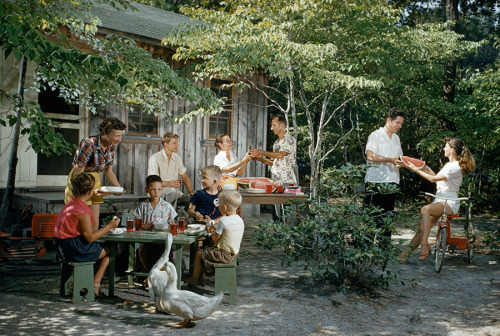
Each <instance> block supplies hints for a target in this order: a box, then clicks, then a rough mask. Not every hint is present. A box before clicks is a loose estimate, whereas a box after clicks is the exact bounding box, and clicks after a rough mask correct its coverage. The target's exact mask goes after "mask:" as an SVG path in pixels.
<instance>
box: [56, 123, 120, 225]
mask: <svg viewBox="0 0 500 336" xmlns="http://www.w3.org/2000/svg"><path fill="white" fill-rule="evenodd" d="M98 129H99V133H100V134H99V135H93V136H89V137H87V138H84V139H83V140H82V141H80V145H79V147H78V149H77V150H76V153H75V157H74V159H73V168H72V169H71V172H70V173H69V176H68V182H67V184H66V189H65V191H64V203H65V204H66V203H68V202H69V201H71V199H72V198H73V193H72V192H71V178H72V177H73V176H75V175H78V174H80V173H83V172H86V173H90V174H92V175H93V176H94V178H95V186H94V188H95V190H94V194H93V195H92V197H91V198H90V199H89V200H88V201H87V205H88V206H89V207H90V209H91V210H92V215H93V217H94V222H93V223H92V226H93V229H94V230H97V229H98V228H99V212H100V204H101V203H103V199H102V196H104V195H107V194H106V193H103V192H100V191H99V190H98V189H99V188H101V186H102V183H101V178H100V175H99V173H100V172H103V171H104V175H106V178H107V179H108V181H109V183H110V184H111V185H112V186H115V187H120V183H119V182H118V179H117V178H116V175H115V173H114V172H113V161H114V159H115V151H116V146H117V145H118V143H119V142H120V141H121V140H122V136H123V133H124V132H125V129H126V125H125V124H124V123H123V122H121V121H120V120H118V119H117V118H107V119H104V120H103V122H102V123H101V124H100V125H99V128H98Z"/></svg>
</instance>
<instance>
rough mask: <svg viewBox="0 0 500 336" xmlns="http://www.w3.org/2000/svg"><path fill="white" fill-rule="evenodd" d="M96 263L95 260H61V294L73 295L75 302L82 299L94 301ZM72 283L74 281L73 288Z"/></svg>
mask: <svg viewBox="0 0 500 336" xmlns="http://www.w3.org/2000/svg"><path fill="white" fill-rule="evenodd" d="M94 264H95V261H86V262H65V261H61V286H60V288H59V295H61V296H67V295H72V296H73V297H72V301H73V303H79V302H81V301H82V299H86V300H87V301H88V302H93V301H94V300H95V297H94ZM71 283H73V285H72V286H73V288H71Z"/></svg>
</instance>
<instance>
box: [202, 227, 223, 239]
mask: <svg viewBox="0 0 500 336" xmlns="http://www.w3.org/2000/svg"><path fill="white" fill-rule="evenodd" d="M205 229H206V230H207V232H208V233H210V235H211V237H212V240H213V241H214V243H215V244H217V243H218V242H219V239H220V237H221V235H220V234H218V233H217V232H215V229H216V226H212V225H210V224H207V225H205Z"/></svg>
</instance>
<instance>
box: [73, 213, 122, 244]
mask: <svg viewBox="0 0 500 336" xmlns="http://www.w3.org/2000/svg"><path fill="white" fill-rule="evenodd" d="M118 224H120V219H119V218H118V217H113V219H111V220H110V221H109V223H108V224H106V225H105V226H104V227H102V228H100V229H98V230H95V231H94V230H93V229H92V221H91V218H90V215H89V214H87V213H83V214H81V215H78V231H80V233H81V234H82V236H83V237H84V238H85V240H86V241H88V242H89V243H92V242H94V241H96V240H97V239H99V238H101V237H102V236H104V235H105V234H106V233H107V232H108V231H109V230H111V229H114V228H115V227H117V226H118Z"/></svg>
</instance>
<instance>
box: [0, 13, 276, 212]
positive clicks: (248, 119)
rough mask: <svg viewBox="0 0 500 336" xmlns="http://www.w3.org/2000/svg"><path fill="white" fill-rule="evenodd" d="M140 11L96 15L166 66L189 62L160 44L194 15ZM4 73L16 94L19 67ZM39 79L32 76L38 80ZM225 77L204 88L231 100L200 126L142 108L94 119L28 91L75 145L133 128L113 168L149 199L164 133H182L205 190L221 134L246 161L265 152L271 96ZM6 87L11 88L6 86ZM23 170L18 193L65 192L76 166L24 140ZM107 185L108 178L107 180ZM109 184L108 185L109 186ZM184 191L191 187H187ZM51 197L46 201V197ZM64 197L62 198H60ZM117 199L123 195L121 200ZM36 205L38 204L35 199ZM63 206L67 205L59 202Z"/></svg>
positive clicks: (186, 155) (258, 169)
mask: <svg viewBox="0 0 500 336" xmlns="http://www.w3.org/2000/svg"><path fill="white" fill-rule="evenodd" d="M134 7H136V8H137V11H135V10H132V9H129V10H127V11H117V10H116V9H114V8H113V7H111V6H106V5H101V6H98V7H96V8H94V9H93V10H92V11H93V12H94V14H96V15H97V16H98V17H99V18H100V19H101V21H102V26H101V27H100V28H99V31H98V32H99V33H100V34H110V33H113V34H116V35H118V36H120V37H125V38H132V39H134V40H135V41H136V42H137V44H138V45H139V46H141V47H142V48H144V49H146V50H149V51H150V52H151V53H152V54H153V56H154V57H156V58H160V59H162V60H164V61H165V62H167V63H168V64H169V65H170V66H171V67H172V68H174V69H178V68H180V67H181V66H182V65H181V64H179V63H176V62H174V61H173V60H172V57H171V55H172V54H173V50H172V49H170V48H168V47H165V46H162V45H161V39H162V38H163V37H164V36H165V35H166V33H167V32H168V31H170V30H172V29H175V28H177V27H178V26H179V24H182V23H186V22H189V21H190V19H189V18H188V17H185V16H182V15H179V14H175V13H171V12H168V11H164V10H161V9H157V8H153V7H149V6H145V5H141V4H134ZM0 62H2V63H1V69H2V72H1V74H0V76H1V80H2V82H3V83H4V87H8V88H11V89H12V90H15V88H16V85H17V80H18V76H19V71H18V68H19V64H18V62H17V61H16V60H15V59H14V58H13V57H12V56H9V58H7V59H2V60H0ZM33 72H34V65H31V66H30V67H29V68H28V77H27V79H28V80H27V83H29V82H30V76H33ZM31 78H32V77H31ZM224 82H225V80H221V79H214V80H206V81H205V82H203V83H200V85H201V86H203V87H207V88H210V89H212V90H214V91H215V92H216V93H217V94H218V95H221V96H225V97H227V98H228V104H227V105H226V106H225V107H224V112H223V113H221V114H219V115H215V116H207V117H198V118H197V119H196V121H193V122H191V123H186V124H172V123H171V122H170V120H169V119H168V118H161V117H155V116H153V115H150V114H147V113H145V112H144V113H143V111H142V110H141V108H140V106H137V107H136V108H134V109H129V108H125V107H122V106H107V107H105V108H101V109H100V110H99V113H98V114H97V115H93V114H92V113H90V112H89V111H86V110H85V109H83V108H80V107H79V106H69V105H67V104H65V103H64V101H63V100H62V98H60V97H58V95H57V92H52V91H43V92H40V93H36V92H33V91H31V92H27V93H26V96H25V97H26V99H27V100H36V101H38V102H39V103H40V105H41V107H42V110H43V111H44V112H45V113H46V115H47V116H48V117H50V118H53V119H54V120H56V121H57V122H58V123H59V125H60V127H61V128H62V132H63V134H64V136H65V138H66V139H67V140H68V141H69V142H71V143H73V144H76V145H77V144H78V143H79V141H80V140H81V139H82V138H84V137H86V136H89V135H94V134H97V133H98V131H97V126H98V125H99V123H100V122H101V121H102V119H103V118H106V117H117V118H119V119H120V120H122V121H124V122H125V123H126V125H127V131H126V133H125V136H124V137H123V141H122V142H121V143H120V145H119V147H118V152H117V161H116V163H115V165H114V169H115V173H116V176H117V177H118V180H119V181H120V183H121V184H122V186H123V187H124V188H125V189H126V190H127V192H128V193H129V194H132V195H137V196H140V195H144V194H145V192H144V187H145V185H144V180H145V177H146V173H147V162H148V158H149V157H150V156H151V155H152V154H154V153H156V152H158V151H159V150H161V149H162V147H161V144H160V139H161V136H162V134H163V133H165V132H167V131H169V132H174V133H176V134H178V135H179V137H180V139H179V144H180V146H179V153H178V154H179V155H180V156H181V157H182V158H183V160H184V165H185V166H186V168H187V173H188V175H189V176H190V178H191V181H192V183H193V186H194V188H195V189H200V188H201V182H200V181H199V179H198V178H197V172H198V171H199V170H200V169H201V168H203V167H204V166H206V165H209V164H213V158H214V156H215V155H216V153H217V151H216V148H215V147H214V139H215V137H216V136H217V135H218V134H222V133H228V134H230V136H231V138H232V140H233V151H234V152H235V154H236V156H237V157H239V158H243V156H244V155H245V153H246V151H247V150H248V149H249V148H265V147H266V141H267V138H266V134H267V129H268V127H269V122H268V118H267V108H266V107H265V106H266V105H267V104H266V98H265V96H264V95H263V94H262V93H260V92H258V91H256V90H255V91H254V90H250V89H245V90H243V91H242V92H237V90H232V89H221V88H220V86H221V85H222V84H223V83H224ZM5 84H6V85H5ZM0 103H1V107H2V109H3V110H6V109H7V108H8V106H7V104H8V102H6V101H5V99H3V100H1V101H0ZM167 104H168V107H169V109H170V110H171V111H172V112H173V114H174V115H175V114H180V113H183V112H184V111H185V109H186V108H187V106H186V105H187V104H186V103H185V102H184V101H179V100H174V101H169V102H168V103H167ZM9 134H10V130H9V129H7V128H5V127H0V139H1V140H0V141H1V142H0V145H1V160H0V180H1V183H2V185H3V186H5V184H6V179H7V165H8V162H7V161H8V155H9V151H8V147H9V146H10V141H9ZM18 157H19V165H18V169H17V175H16V187H17V193H18V195H19V194H22V193H30V194H33V192H41V191H43V192H48V191H50V192H62V191H63V189H64V186H65V184H66V179H67V175H68V173H69V171H70V169H71V164H72V159H73V157H72V155H66V156H53V157H49V158H47V157H45V156H44V155H37V154H36V153H35V152H34V151H33V150H31V149H29V143H28V142H27V139H26V138H22V139H21V142H20V147H19V152H18ZM265 173H266V167H265V166H264V165H263V164H261V163H256V162H250V163H249V164H248V167H247V170H246V173H245V175H246V176H264V175H265ZM103 181H104V179H103ZM105 183H107V181H106V182H105ZM184 191H185V190H184ZM45 197H46V196H45ZM54 197H55V198H57V196H54ZM116 200H117V201H119V200H118V198H117V199H116ZM27 202H30V201H29V200H28V201H26V200H24V201H17V202H14V204H15V205H17V206H16V207H17V208H22V207H23V206H24V205H25V204H26V203H27ZM31 203H33V200H32V201H31ZM60 206H61V207H62V205H60ZM60 206H59V204H58V205H57V206H55V207H53V208H49V209H47V210H44V209H43V208H41V209H39V211H42V212H44V211H58V209H59V207H60Z"/></svg>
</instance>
